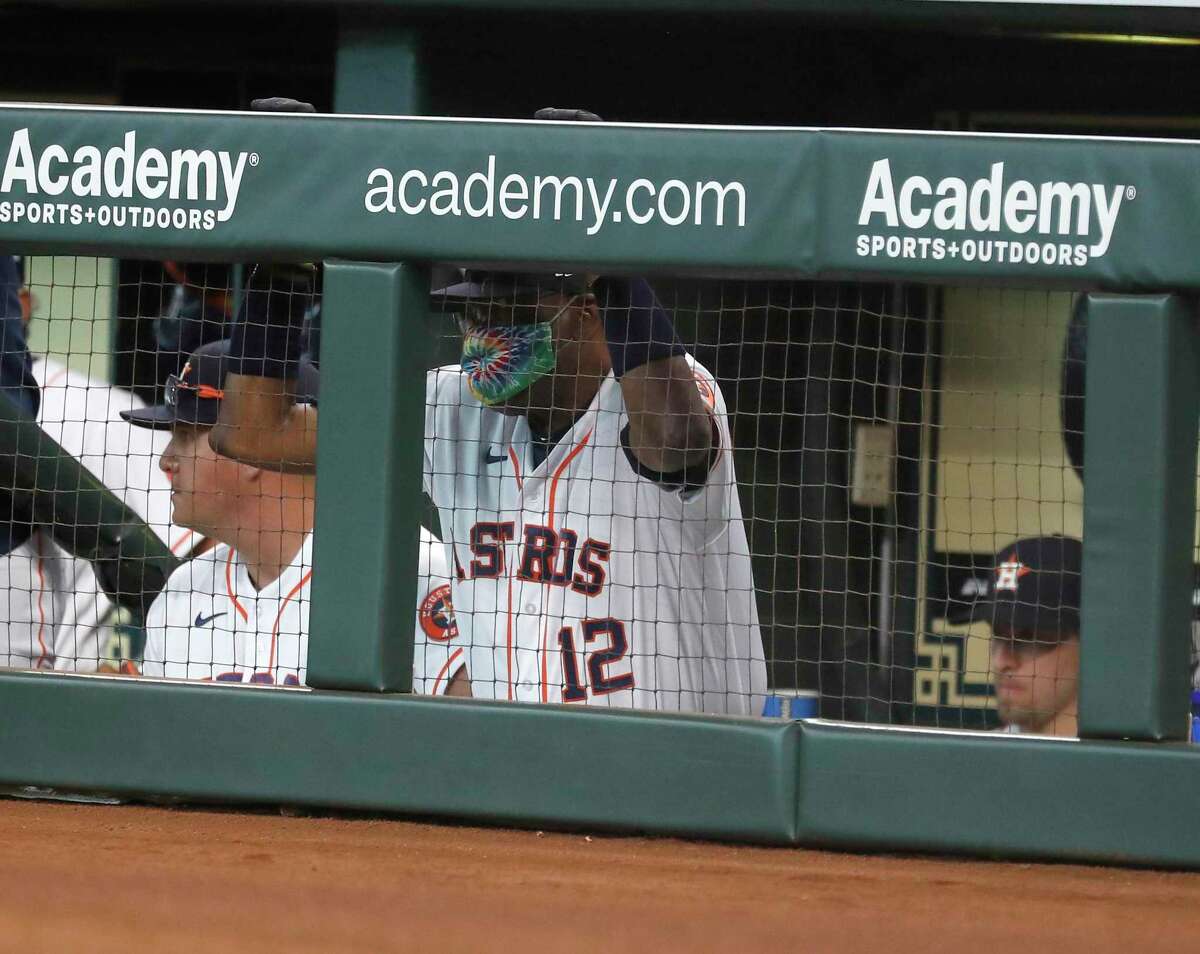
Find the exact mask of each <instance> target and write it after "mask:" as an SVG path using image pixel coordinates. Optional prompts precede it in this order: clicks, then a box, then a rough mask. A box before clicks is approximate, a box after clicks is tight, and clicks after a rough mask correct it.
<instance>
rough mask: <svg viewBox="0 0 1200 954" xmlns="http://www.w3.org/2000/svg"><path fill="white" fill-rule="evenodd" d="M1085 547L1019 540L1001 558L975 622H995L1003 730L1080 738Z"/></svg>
mask: <svg viewBox="0 0 1200 954" xmlns="http://www.w3.org/2000/svg"><path fill="white" fill-rule="evenodd" d="M1082 558H1083V547H1082V545H1081V544H1080V542H1079V541H1078V540H1076V539H1073V538H1071V537H1063V536H1050V537H1031V538H1026V539H1023V540H1017V541H1016V542H1015V543H1012V544H1010V545H1009V546H1007V547H1005V548H1004V549H1003V550H1001V551H1000V552H999V553H997V554H996V559H995V562H994V565H993V567H992V573H991V577H990V578H989V581H988V589H987V594H986V595H985V596H984V597H983V598H982V599H980V600H979V601H978V602H977V603H976V604H975V608H974V614H973V615H974V618H975V619H976V620H979V619H984V620H987V621H988V622H989V623H991V626H992V639H991V644H990V645H991V666H992V674H993V677H994V679H995V686H996V708H997V710H998V712H999V714H1000V720H1001V723H1002V731H1004V732H1012V733H1025V734H1030V735H1055V736H1074V735H1076V733H1077V731H1078V723H1077V710H1078V706H1079V593H1080V569H1081V567H1082Z"/></svg>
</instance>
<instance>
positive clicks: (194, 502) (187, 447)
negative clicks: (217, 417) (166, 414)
mask: <svg viewBox="0 0 1200 954" xmlns="http://www.w3.org/2000/svg"><path fill="white" fill-rule="evenodd" d="M211 430H212V428H211V427H199V426H196V425H194V424H176V425H175V427H174V428H172V430H171V440H170V442H169V443H168V444H167V447H166V449H165V450H164V451H163V454H162V457H161V458H159V462H158V466H159V468H160V469H161V470H162V472H163V473H164V474H166V475H167V480H168V481H170V484H171V514H172V519H173V520H174V522H175V523H177V524H179V525H180V526H182V527H188V528H190V529H192V530H197V531H199V532H200V533H203V534H204V535H205V536H209V537H213V538H214V539H216V540H221V541H222V542H232V540H233V537H234V534H235V533H236V531H237V522H238V498H239V496H240V495H241V494H242V493H244V492H245V491H246V489H247V488H248V481H249V477H250V475H251V474H253V470H254V469H253V468H251V467H247V466H246V465H244V464H239V463H237V461H233V460H230V459H229V458H227V457H221V456H220V455H219V454H217V453H216V452H215V451H214V450H213V449H212V447H210V446H209V443H208V434H209V431H211Z"/></svg>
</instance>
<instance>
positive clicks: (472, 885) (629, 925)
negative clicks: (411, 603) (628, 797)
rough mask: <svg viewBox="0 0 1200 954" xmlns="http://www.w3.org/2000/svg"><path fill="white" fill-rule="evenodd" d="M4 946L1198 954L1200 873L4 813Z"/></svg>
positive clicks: (416, 829)
mask: <svg viewBox="0 0 1200 954" xmlns="http://www.w3.org/2000/svg"><path fill="white" fill-rule="evenodd" d="M0 846H2V847H0V859H2V861H0V919H2V921H3V925H4V930H3V931H0V949H3V950H12V951H22V952H32V951H95V952H104V951H114V952H117V951H119V952H122V954H128V952H130V951H143V950H145V951H171V952H175V951H185V950H195V949H207V950H220V951H229V952H237V951H263V950H285V951H313V952H317V951H320V952H323V954H324V952H337V951H383V950H405V951H501V952H504V954H518V952H519V954H533V952H540V951H653V952H665V951H688V952H695V951H712V950H726V951H756V950H758V951H764V952H766V951H788V952H795V954H800V952H804V954H808V952H818V951H847V952H860V951H861V952H878V951H884V952H889V954H891V952H900V951H921V952H934V951H954V952H958V954H967V952H970V954H976V952H984V951H993V950H997V951H998V950H1006V951H1018V952H1019V954H1038V952H1041V951H1052V952H1054V954H1071V952H1080V954H1083V952H1088V954H1095V952H1098V951H1123V952H1127V954H1128V952H1134V951H1137V952H1142V951H1150V950H1153V951H1158V950H1162V951H1167V950H1172V951H1174V952H1180V951H1185V950H1191V949H1193V948H1194V947H1195V946H1196V944H1197V938H1198V937H1200V874H1180V873H1162V872H1151V871H1128V870H1120V869H1113V868H1086V867H1075V866H1066V865H1027V864H991V863H973V862H964V861H943V860H933V859H926V858H900V857H863V856H858V855H841V854H829V853H824V852H813V851H796V850H788V849H772V848H743V847H731V846H725V845H713V844H703V843H692V842H682V841H671V840H653V839H642V838H611V837H595V836H593V837H588V836H585V835H555V834H537V833H534V832H520V831H505V830H493V829H481V828H467V827H454V826H441V825H427V824H415V823H408V822H400V821H391V820H374V819H364V820H347V819H338V818H295V817H281V816H277V815H268V814H243V813H237V812H219V811H198V810H187V811H183V810H173V809H161V808H142V807H126V806H115V807H108V806H83V805H64V804H53V803H43V802H24V801H12V800H0Z"/></svg>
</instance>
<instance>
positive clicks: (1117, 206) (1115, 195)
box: [858, 159, 1128, 255]
mask: <svg viewBox="0 0 1200 954" xmlns="http://www.w3.org/2000/svg"><path fill="white" fill-rule="evenodd" d="M1127 188H1128V187H1127V186H1125V185H1123V184H1116V185H1106V184H1104V183H1100V182H1092V183H1087V182H1058V181H1046V182H1039V183H1033V182H1030V181H1028V180H1026V179H1018V180H1016V181H1013V182H1011V183H1008V184H1007V185H1006V182H1005V169H1004V163H1003V162H994V163H992V164H991V167H990V169H989V171H988V175H986V176H982V177H980V178H978V179H975V180H974V181H973V182H970V183H968V182H967V180H965V179H961V178H959V177H957V176H947V177H946V178H943V179H940V180H939V181H938V182H937V184H936V185H934V184H933V183H932V182H931V181H930V180H929V179H928V178H926V177H925V176H920V175H912V176H908V177H907V178H905V179H904V180H903V181H901V183H900V187H899V189H898V190H897V188H896V184H895V182H894V180H893V178H892V164H891V160H890V159H878V160H876V161H875V162H874V163H873V164H872V166H871V174H870V176H869V178H868V180H867V187H866V189H865V190H864V192H863V199H862V206H861V207H860V209H859V214H858V224H859V225H870V224H871V222H872V219H873V218H875V217H876V216H881V217H882V220H883V223H884V224H886V225H887V226H888V227H889V228H900V227H901V226H903V227H904V228H908V229H923V228H926V227H927V226H929V225H930V224H931V223H932V225H933V227H934V228H936V229H939V230H941V231H966V230H968V229H970V230H971V231H974V232H999V231H1001V229H1002V228H1004V229H1007V230H1008V231H1011V232H1015V233H1017V234H1019V235H1023V234H1025V233H1028V232H1031V231H1036V232H1037V233H1038V234H1039V235H1049V234H1051V233H1057V234H1058V235H1074V236H1077V237H1079V238H1093V237H1095V242H1094V244H1092V245H1091V247H1090V249H1089V251H1090V252H1091V254H1092V255H1103V254H1104V253H1105V252H1107V251H1108V247H1109V244H1110V243H1111V242H1112V237H1113V232H1114V231H1115V229H1116V225H1117V216H1118V214H1119V213H1120V210H1121V202H1122V201H1123V200H1124V199H1125V197H1126V194H1127V193H1126V190H1127ZM1093 219H1094V220H1095V226H1096V230H1097V231H1098V233H1099V234H1098V236H1093Z"/></svg>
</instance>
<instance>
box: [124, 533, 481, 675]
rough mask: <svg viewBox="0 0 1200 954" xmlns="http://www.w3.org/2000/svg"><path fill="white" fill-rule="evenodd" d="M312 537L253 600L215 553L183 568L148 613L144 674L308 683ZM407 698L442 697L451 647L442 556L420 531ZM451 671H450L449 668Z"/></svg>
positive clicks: (222, 550)
mask: <svg viewBox="0 0 1200 954" xmlns="http://www.w3.org/2000/svg"><path fill="white" fill-rule="evenodd" d="M312 541H313V537H312V534H309V535H308V538H307V539H306V540H305V542H304V546H303V547H301V549H300V552H299V553H298V554H297V555H296V558H295V559H294V560H293V561H292V564H291V565H290V566H289V567H287V568H286V569H285V570H284V571H283V573H282V574H281V575H280V577H279V579H277V580H275V582H273V583H271V584H270V585H269V586H265V587H263V588H262V589H261V590H256V589H255V587H254V584H253V583H252V582H251V581H250V575H249V573H248V572H247V570H246V567H245V564H244V563H243V562H242V560H241V559H240V557H239V556H238V553H237V551H236V550H234V549H233V548H232V547H230V546H228V545H226V544H221V545H219V546H217V547H215V548H214V549H212V550H210V551H209V552H208V553H204V554H201V555H200V556H198V557H196V558H194V559H193V560H191V561H189V562H188V563H185V564H183V565H182V566H180V567H179V568H178V569H177V570H176V571H175V572H174V573H172V574H171V578H170V579H169V580H168V581H167V586H166V588H165V589H164V590H163V592H162V593H161V594H160V595H159V597H158V599H156V600H155V601H154V605H153V606H151V607H150V613H149V615H148V617H147V619H146V654H145V659H144V662H143V664H142V674H143V675H146V676H159V677H166V678H171V679H202V680H210V681H216V682H246V683H259V684H266V685H292V686H298V685H303V684H304V683H305V677H306V670H307V664H308V632H309V627H308V619H309V606H310V602H309V592H310V585H311V581H312V574H313V570H312ZM420 577H421V578H420V581H419V586H418V593H419V594H420V595H419V599H418V611H417V613H416V614H415V615H416V616H417V624H416V634H417V637H416V638H417V645H416V651H415V654H414V658H415V663H414V691H434V688H435V686H439V685H440V688H438V689H437V691H444V690H445V686H446V684H447V682H448V681H449V675H453V673H452V672H449V673H448V670H449V667H450V665H451V657H452V656H453V655H454V651H455V650H456V649H457V647H456V646H453V644H452V640H453V637H454V627H453V615H452V612H451V611H450V606H449V596H448V586H449V579H448V576H447V573H446V557H445V548H444V547H443V546H442V544H441V543H440V542H439V541H438V540H437V539H436V538H435V537H433V536H432V535H431V534H428V533H427V532H425V531H422V539H421V566H420ZM456 668H457V667H456Z"/></svg>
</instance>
